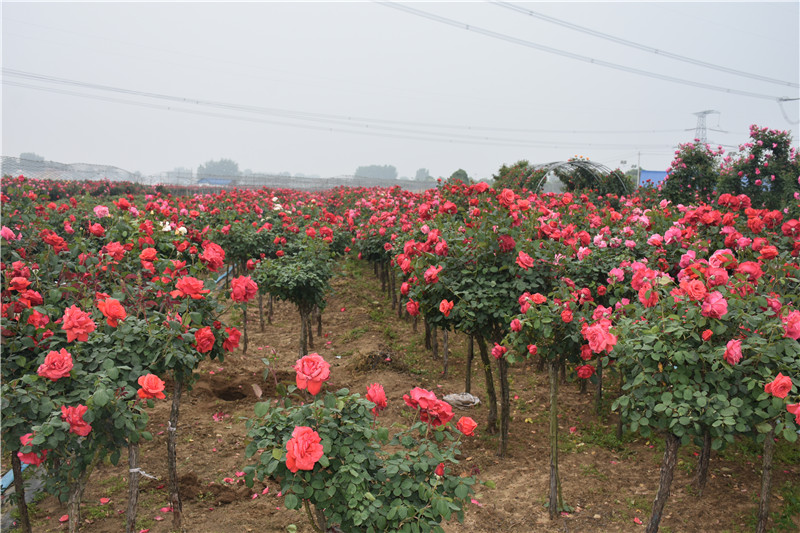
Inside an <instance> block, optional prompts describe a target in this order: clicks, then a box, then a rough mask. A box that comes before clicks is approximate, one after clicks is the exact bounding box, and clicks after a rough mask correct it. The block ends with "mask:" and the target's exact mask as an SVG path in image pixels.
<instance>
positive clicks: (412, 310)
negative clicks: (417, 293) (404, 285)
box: [406, 300, 419, 316]
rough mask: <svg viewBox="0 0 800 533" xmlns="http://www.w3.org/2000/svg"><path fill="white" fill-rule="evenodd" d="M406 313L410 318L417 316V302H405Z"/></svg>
mask: <svg viewBox="0 0 800 533" xmlns="http://www.w3.org/2000/svg"><path fill="white" fill-rule="evenodd" d="M406 311H407V312H408V314H409V315H411V316H418V315H419V302H415V301H414V300H409V301H408V302H406Z"/></svg>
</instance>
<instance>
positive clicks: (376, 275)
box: [372, 263, 379, 278]
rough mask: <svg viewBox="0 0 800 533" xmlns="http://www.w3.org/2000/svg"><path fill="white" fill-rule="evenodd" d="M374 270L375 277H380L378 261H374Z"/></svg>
mask: <svg viewBox="0 0 800 533" xmlns="http://www.w3.org/2000/svg"><path fill="white" fill-rule="evenodd" d="M372 272H373V273H374V274H375V277H376V278H377V277H379V275H378V263H372Z"/></svg>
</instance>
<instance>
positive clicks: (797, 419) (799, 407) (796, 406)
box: [786, 403, 800, 425]
mask: <svg viewBox="0 0 800 533" xmlns="http://www.w3.org/2000/svg"><path fill="white" fill-rule="evenodd" d="M786 410H787V411H789V412H790V413H792V414H793V415H794V423H795V424H797V425H800V403H790V404H789V405H787V406H786Z"/></svg>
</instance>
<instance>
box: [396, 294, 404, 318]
mask: <svg viewBox="0 0 800 533" xmlns="http://www.w3.org/2000/svg"><path fill="white" fill-rule="evenodd" d="M401 300H402V298H398V299H397V318H403V308H404V307H405V305H403V302H402V301H401Z"/></svg>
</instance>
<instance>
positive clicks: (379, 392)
mask: <svg viewBox="0 0 800 533" xmlns="http://www.w3.org/2000/svg"><path fill="white" fill-rule="evenodd" d="M367 400H369V401H370V402H372V403H374V404H375V407H373V408H372V414H373V415H375V416H378V413H379V412H380V411H383V410H384V409H386V392H385V391H384V390H383V385H381V384H379V383H373V384H372V385H370V386H369V387H367Z"/></svg>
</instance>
